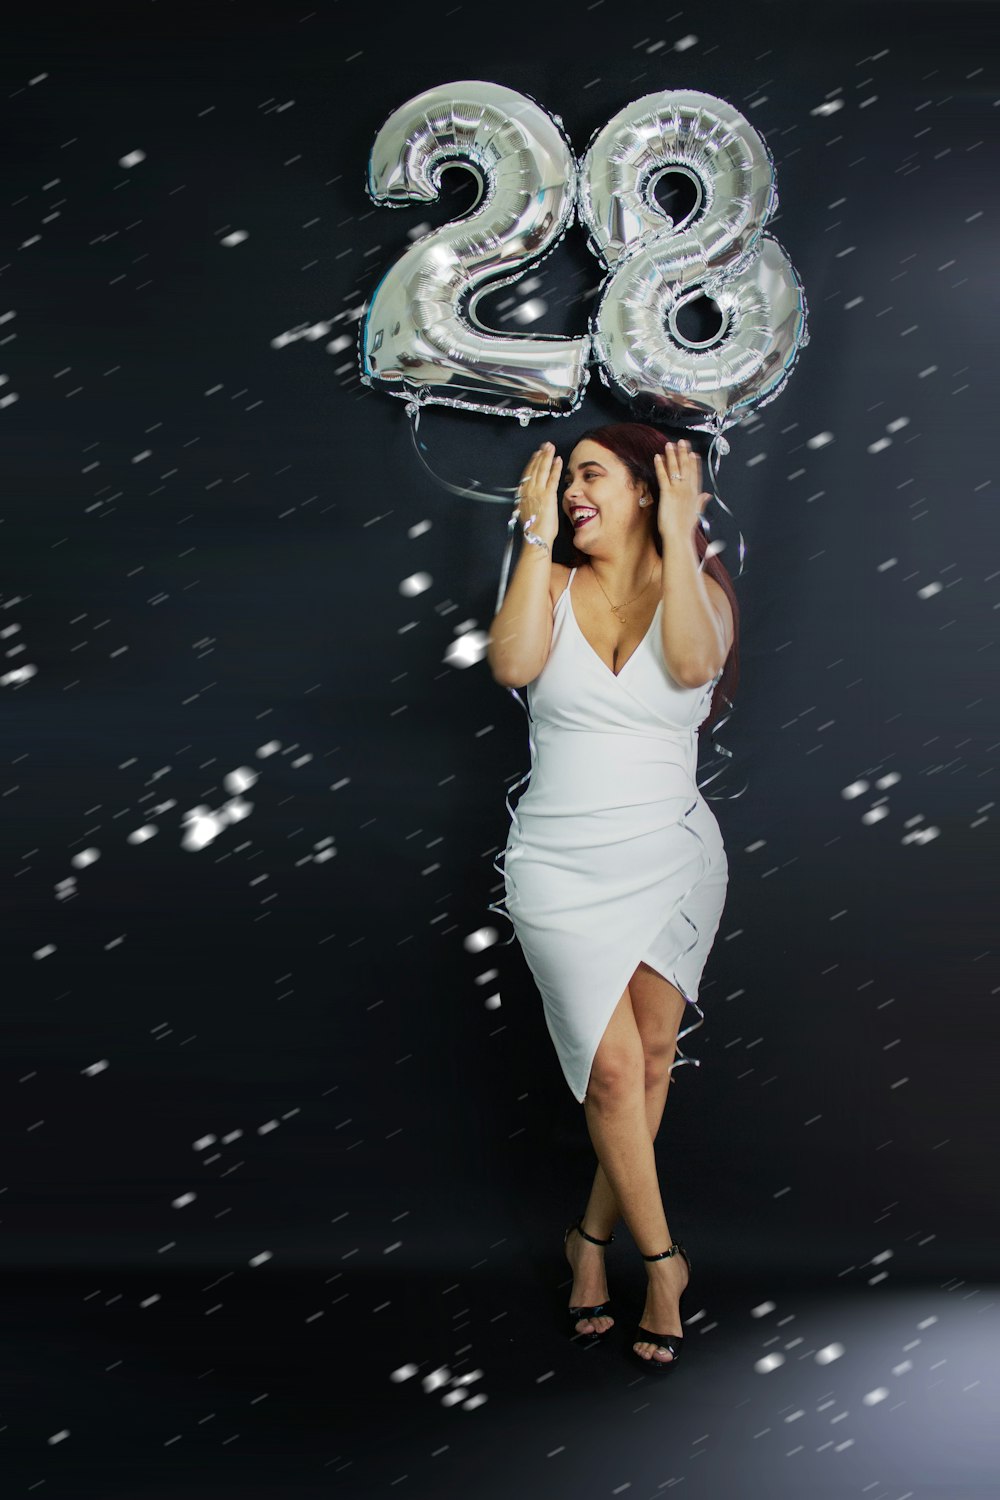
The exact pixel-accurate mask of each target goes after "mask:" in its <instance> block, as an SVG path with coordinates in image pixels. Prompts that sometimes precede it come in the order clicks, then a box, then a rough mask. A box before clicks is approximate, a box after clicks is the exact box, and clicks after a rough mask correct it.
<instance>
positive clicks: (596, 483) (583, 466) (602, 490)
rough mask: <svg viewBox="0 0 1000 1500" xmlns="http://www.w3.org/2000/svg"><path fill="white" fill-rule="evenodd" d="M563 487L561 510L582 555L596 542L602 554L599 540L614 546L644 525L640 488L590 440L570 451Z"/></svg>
mask: <svg viewBox="0 0 1000 1500" xmlns="http://www.w3.org/2000/svg"><path fill="white" fill-rule="evenodd" d="M563 486H564V487H563V499H562V508H563V511H564V512H565V514H566V516H567V517H568V519H569V523H570V525H571V526H572V527H573V541H574V543H575V545H576V546H577V547H579V548H580V550H581V552H589V551H591V550H592V548H593V546H594V544H595V542H596V543H597V547H598V551H603V550H604V549H603V547H602V546H601V541H602V540H603V541H604V542H605V543H606V542H607V541H608V540H609V538H610V539H611V540H612V542H613V541H614V540H615V538H616V537H621V536H622V535H623V534H624V533H625V532H626V531H628V530H630V529H631V528H632V527H633V526H635V525H637V524H645V523H644V521H643V520H642V519H641V518H642V517H643V516H644V512H643V511H641V510H639V508H638V506H639V496H640V494H641V493H642V492H643V491H642V488H641V487H637V486H636V484H635V483H634V481H633V479H632V475H631V473H630V472H629V470H628V468H627V467H626V465H625V464H623V463H622V461H621V459H620V458H618V457H617V455H616V454H614V453H612V452H611V451H610V449H608V448H602V447H601V445H600V443H596V442H594V440H593V438H584V439H583V441H582V442H579V443H577V445H576V447H575V448H574V449H573V452H572V453H571V454H570V456H569V461H568V462H567V464H566V468H565V471H564V477H563ZM578 511H579V512H580V514H579V517H578V518H577V516H576V512H578ZM585 512H586V514H585Z"/></svg>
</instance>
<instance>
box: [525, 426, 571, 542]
mask: <svg viewBox="0 0 1000 1500" xmlns="http://www.w3.org/2000/svg"><path fill="white" fill-rule="evenodd" d="M561 473H562V459H561V458H557V457H556V450H555V444H554V443H543V444H542V446H541V447H540V448H536V449H535V451H534V453H533V454H532V455H531V458H530V459H529V460H528V465H527V468H526V469H525V471H524V473H523V474H522V475H521V483H520V484H519V485H518V487H517V507H516V511H517V517H518V520H519V521H520V522H521V524H522V526H525V525H526V526H528V527H530V529H531V532H532V534H533V535H534V536H537V537H539V538H540V539H541V540H542V541H543V542H547V543H548V545H549V547H550V548H551V546H552V543H553V542H554V541H555V539H556V537H557V536H558V535H559V475H560V474H561Z"/></svg>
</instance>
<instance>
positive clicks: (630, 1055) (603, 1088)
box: [587, 1045, 646, 1104]
mask: <svg viewBox="0 0 1000 1500" xmlns="http://www.w3.org/2000/svg"><path fill="white" fill-rule="evenodd" d="M645 1072H646V1069H645V1059H644V1056H643V1052H642V1049H641V1047H620V1046H611V1045H609V1046H604V1047H601V1048H599V1049H598V1052H597V1055H596V1057H595V1058H594V1062H593V1066H592V1068H591V1071H590V1085H589V1087H588V1089H587V1097H588V1099H589V1098H591V1097H594V1098H595V1100H596V1101H597V1102H600V1103H608V1104H613V1103H615V1102H617V1101H619V1100H622V1099H627V1098H629V1097H630V1096H632V1095H634V1094H636V1093H638V1092H641V1091H642V1089H643V1087H644V1083H645Z"/></svg>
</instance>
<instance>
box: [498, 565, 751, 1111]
mask: <svg viewBox="0 0 1000 1500" xmlns="http://www.w3.org/2000/svg"><path fill="white" fill-rule="evenodd" d="M576 571H577V570H576V568H574V569H573V570H572V572H571V573H570V576H569V582H568V584H567V586H566V588H565V589H564V590H563V592H562V594H561V595H560V596H559V599H558V600H557V602H556V605H555V609H554V611H553V625H552V645H551V649H550V651H549V656H548V659H547V661H546V663H545V666H544V667H543V668H542V671H541V672H540V673H539V674H538V676H537V677H536V678H535V680H534V681H533V682H531V683H529V684H528V687H527V695H528V709H527V712H528V716H529V720H530V726H531V727H530V728H529V734H528V741H529V747H530V751H531V768H530V770H529V771H528V772H527V773H526V775H525V776H524V777H522V778H521V783H523V782H524V781H525V780H528V778H529V777H530V785H529V786H528V789H527V791H526V792H524V794H523V795H522V796H521V798H520V800H519V801H518V804H517V808H516V811H515V810H514V809H513V808H511V805H510V799H509V796H508V800H507V808H508V811H509V812H510V815H511V827H510V833H509V836H508V839H507V845H506V848H505V850H504V852H503V854H502V855H501V856H499V857H500V858H502V859H503V861H504V865H503V869H502V870H500V868H499V866H498V865H497V863H496V861H494V868H495V869H496V870H497V873H498V874H502V875H503V877H504V889H505V897H504V901H503V902H498V903H493V904H491V906H490V910H493V911H503V910H504V905H505V906H506V910H505V911H504V914H505V915H506V916H508V917H509V918H510V921H511V922H512V924H513V927H514V932H513V933H512V935H511V938H510V939H509V940H508V941H511V942H512V941H513V939H514V937H516V938H517V940H518V942H519V943H520V946H521V949H522V951H523V953H524V956H525V959H526V960H527V964H528V967H529V968H530V970H531V972H532V975H533V976H534V979H535V983H536V984H537V986H538V991H539V994H540V995H541V997H542V1003H543V1006H544V1011H545V1021H546V1025H547V1027H548V1031H549V1035H550V1036H551V1038H552V1041H553V1043H554V1045H555V1049H556V1053H557V1055H558V1059H559V1063H560V1065H561V1067H562V1070H563V1074H564V1075H565V1078H566V1082H567V1083H568V1084H569V1087H570V1089H571V1090H572V1092H573V1095H574V1097H575V1098H576V1099H577V1100H578V1101H579V1102H580V1103H582V1102H583V1100H584V1098H585V1096H586V1092H587V1085H588V1083H589V1080H590V1070H591V1066H592V1064H593V1060H594V1054H595V1053H596V1051H597V1048H598V1045H599V1043H600V1040H601V1038H602V1036H603V1035H604V1031H605V1029H606V1027H607V1024H608V1022H609V1020H610V1019H611V1016H612V1013H613V1011H614V1009H615V1007H616V1006H617V1004H618V1002H619V1000H620V999H621V997H622V995H623V993H624V991H625V987H626V985H627V984H628V982H629V980H630V979H631V977H632V974H633V972H634V971H635V969H636V967H637V965H638V964H639V962H640V960H644V961H645V962H646V963H647V964H649V965H650V966H651V967H652V968H654V969H656V970H657V971H658V972H659V973H660V974H662V975H663V976H664V977H665V978H666V979H668V980H669V981H670V982H671V984H673V985H675V986H676V988H677V989H678V990H679V991H680V992H681V994H682V995H683V996H684V999H685V1000H686V1001H687V1002H688V1005H689V1006H691V1007H693V1009H694V1010H695V1011H697V1013H698V1017H699V1019H698V1020H696V1021H693V1022H692V1023H691V1024H690V1025H688V1026H686V1027H682V1028H681V1029H680V1030H679V1032H678V1037H682V1036H685V1035H686V1034H687V1032H690V1031H694V1030H695V1029H696V1028H697V1027H699V1026H701V1025H702V1024H703V1022H704V1012H703V1011H702V1009H701V1006H700V1005H699V1004H698V986H699V983H700V980H701V975H702V971H703V969H704V966H705V961H706V959H707V958H708V954H709V951H710V949H711V947H712V943H713V940H714V938H715V934H716V932H717V930H718V926H719V922H720V920H721V918H722V911H723V907H724V906H725V902H726V892H727V888H728V883H729V865H728V861H727V859H726V851H725V846H724V844H723V839H722V834H721V831H720V829H719V825H718V822H717V821H716V818H715V815H714V813H713V812H712V810H711V808H710V807H709V805H708V803H707V802H706V801H705V799H704V797H703V796H702V794H701V792H700V791H699V790H698V786H697V782H696V779H695V778H696V773H697V765H698V743H697V729H698V726H699V724H701V722H702V721H703V719H705V718H706V717H707V715H708V713H709V710H710V707H711V702H712V694H713V692H714V690H715V685H716V683H717V682H718V680H719V677H721V676H722V673H721V672H720V673H719V676H718V677H715V678H713V679H712V681H711V682H708V683H706V684H705V685H704V686H702V687H697V688H685V687H681V686H679V685H678V684H677V683H676V682H675V681H674V679H673V678H672V677H671V676H670V673H669V672H668V670H667V666H666V662H665V661H664V657H663V648H662V641H661V636H660V629H659V620H660V612H661V610H662V607H663V606H662V603H661V604H658V605H657V608H656V613H655V614H654V616H653V619H652V622H651V624H650V626H649V629H648V630H647V632H646V635H645V637H644V638H643V640H642V641H641V642H640V644H639V645H638V646H637V647H636V649H635V651H634V652H633V653H632V655H631V656H630V657H629V659H628V660H627V661H626V663H625V665H624V666H623V667H622V669H621V671H620V672H619V673H618V674H617V676H616V675H615V673H614V672H612V670H611V668H610V667H609V666H608V665H607V664H606V663H605V662H604V661H602V660H601V658H600V657H599V656H598V654H597V652H596V651H595V650H594V648H593V647H592V646H591V644H590V642H589V641H588V640H587V639H586V637H585V636H584V634H583V632H582V631H581V629H580V626H579V625H578V623H577V620H576V616H575V615H574V612H573V604H572V600H571V598H570V591H571V589H572V586H573V578H574V576H575V574H576ZM511 691H513V690H511ZM515 696H517V695H516V693H515ZM518 701H519V702H520V701H521V700H520V699H518ZM523 706H524V705H523V704H522V707H523ZM521 783H515V787H512V788H511V790H512V791H513V790H514V789H515V788H516V786H517V785H519V784H521ZM699 1061H700V1060H699V1059H697V1058H688V1057H685V1056H684V1054H683V1053H682V1052H681V1050H680V1047H678V1048H677V1054H676V1058H675V1061H674V1067H677V1066H678V1064H679V1063H682V1062H695V1063H699Z"/></svg>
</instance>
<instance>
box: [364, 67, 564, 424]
mask: <svg viewBox="0 0 1000 1500" xmlns="http://www.w3.org/2000/svg"><path fill="white" fill-rule="evenodd" d="M456 161H457V162H461V163H463V164H464V165H465V166H466V167H467V168H468V169H469V170H470V171H472V173H473V174H474V176H475V177H476V179H477V181H478V183H479V187H480V195H479V199H478V201H477V204H476V206H475V208H474V209H473V211H472V212H471V213H469V214H467V215H466V216H465V217H464V218H462V219H458V220H453V221H452V222H451V223H449V224H446V225H444V226H442V227H441V228H438V229H434V230H432V231H431V232H430V233H428V234H425V235H423V236H422V237H421V238H420V239H418V240H417V241H416V242H415V243H414V244H413V245H412V246H411V247H409V248H408V249H407V250H405V251H404V252H403V254H402V255H400V257H399V259H398V260H397V261H396V262H395V263H394V264H393V265H392V266H391V267H390V268H389V270H388V272H387V273H386V275H385V276H384V277H383V278H382V280H381V282H380V283H379V285H378V287H377V289H376V291H375V294H374V296H373V298H372V301H371V304H370V306H369V307H368V310H367V312H366V315H365V318H364V321H363V323H362V327H361V333H360V342H359V357H360V363H361V379H362V380H363V381H364V382H365V384H368V385H373V386H378V387H379V388H381V389H383V390H385V391H388V392H389V393H390V394H392V395H396V396H401V397H403V398H404V399H405V400H407V401H408V402H411V403H412V402H414V401H417V402H418V403H420V404H423V403H425V402H426V403H437V404H439V405H443V406H460V407H467V408H469V409H471V410H473V411H483V412H492V413H497V414H503V415H512V416H517V417H520V418H521V419H522V421H525V420H527V419H528V418H530V417H535V416H546V415H562V414H566V413H569V412H571V411H573V410H574V409H575V408H576V407H577V406H578V405H579V403H580V401H581V400H582V399H583V392H584V388H585V386H586V383H587V379H588V369H587V364H588V359H589V356H590V339H589V336H587V335H583V336H580V337H576V338H566V337H561V336H558V335H541V336H534V337H517V336H509V335H503V334H498V333H493V332H490V331H489V330H488V329H486V328H484V327H482V326H481V325H480V324H479V323H478V322H477V320H476V305H477V301H478V299H479V298H480V297H481V296H482V295H483V294H484V293H485V292H487V291H494V290H496V289H497V288H498V287H500V286H503V285H505V284H507V283H508V282H511V281H515V280H517V279H518V278H519V277H520V276H522V275H523V274H524V271H525V270H526V268H527V267H528V266H529V265H531V264H533V263H535V262H536V261H538V260H539V259H541V258H542V257H543V256H544V255H546V254H547V253H548V252H550V251H551V250H552V249H554V247H555V246H556V245H557V244H558V243H559V241H560V240H561V239H562V237H563V235H564V234H565V232H566V229H567V227H568V226H569V225H570V223H571V222H572V220H573V217H574V214H575V211H576V188H577V167H576V160H575V157H574V155H573V151H572V148H571V146H570V144H569V142H568V140H567V139H566V136H565V135H564V133H563V130H562V128H561V121H558V120H557V119H555V118H553V117H552V116H551V115H549V114H547V113H546V111H545V110H544V109H542V108H541V106H540V105H538V104H536V103H535V102H534V100H532V99H529V98H527V97H526V96H525V95H524V94H520V93H518V92H517V91H516V90H515V89H510V88H505V87H503V86H501V85H499V84H494V83H484V82H478V81H475V80H472V81H465V82H460V83H450V84H446V85H444V86H443V87H440V88H434V89H428V90H427V91H426V92H424V93H422V94H418V95H417V96H416V97H415V98H413V99H410V100H408V101H407V103H405V104H403V105H401V106H400V108H399V109H396V110H394V111H393V113H392V114H391V115H390V116H389V118H388V119H387V120H386V122H385V124H384V125H383V126H382V128H381V129H380V130H379V131H378V133H377V135H376V137H375V141H374V144H373V146H372V150H371V157H370V163H369V171H368V193H369V196H370V197H371V198H372V200H373V201H374V202H375V203H377V204H380V205H389V206H402V205H408V204H413V203H429V202H433V201H434V200H435V199H436V198H437V197H438V195H439V193H440V188H441V173H442V171H443V169H444V168H445V167H446V166H447V164H448V163H449V162H456Z"/></svg>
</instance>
